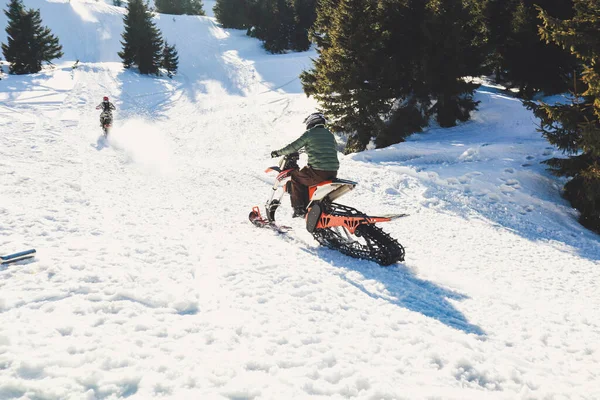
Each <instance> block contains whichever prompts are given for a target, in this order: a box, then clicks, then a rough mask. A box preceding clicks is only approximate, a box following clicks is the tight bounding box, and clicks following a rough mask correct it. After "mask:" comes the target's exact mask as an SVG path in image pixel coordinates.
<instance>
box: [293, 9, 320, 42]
mask: <svg viewBox="0 0 600 400" xmlns="http://www.w3.org/2000/svg"><path fill="white" fill-rule="evenodd" d="M293 4H294V10H293V11H294V22H293V30H292V33H291V37H290V47H291V48H292V50H296V51H305V50H308V48H309V47H310V39H309V36H308V35H309V30H310V28H311V27H312V25H313V24H314V22H315V19H316V17H317V0H294V3H293Z"/></svg>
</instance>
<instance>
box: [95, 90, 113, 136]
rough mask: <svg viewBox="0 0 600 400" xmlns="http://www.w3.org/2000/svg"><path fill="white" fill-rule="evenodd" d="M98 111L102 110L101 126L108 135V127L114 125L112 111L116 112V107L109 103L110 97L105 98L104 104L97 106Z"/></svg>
mask: <svg viewBox="0 0 600 400" xmlns="http://www.w3.org/2000/svg"><path fill="white" fill-rule="evenodd" d="M96 110H102V112H101V113H100V126H101V127H102V129H104V132H105V133H107V130H108V127H109V126H110V125H112V120H113V116H112V111H113V110H116V108H115V105H114V104H113V103H111V102H110V101H108V96H104V98H103V99H102V103H100V104H98V105H97V106H96Z"/></svg>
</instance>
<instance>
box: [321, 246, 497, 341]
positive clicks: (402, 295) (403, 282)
mask: <svg viewBox="0 0 600 400" xmlns="http://www.w3.org/2000/svg"><path fill="white" fill-rule="evenodd" d="M317 254H318V256H319V257H320V258H321V259H323V260H324V261H327V262H328V263H329V264H330V265H332V266H333V267H334V268H336V269H337V274H338V275H339V277H340V278H341V279H342V280H344V281H346V282H347V283H349V284H351V285H352V286H354V287H356V288H357V289H359V290H360V291H362V292H363V293H364V294H366V295H367V296H369V297H371V298H373V299H377V300H384V301H387V302H388V303H391V304H395V305H397V306H398V307H402V308H405V309H408V310H411V311H414V312H418V313H420V314H423V315H425V316H426V317H429V318H433V319H436V320H438V321H440V322H441V323H443V324H444V325H446V326H448V327H450V328H453V329H457V330H460V331H463V332H465V333H472V334H475V335H485V332H484V331H483V329H481V328H480V327H479V326H477V325H473V324H471V323H470V322H469V321H468V320H467V318H466V317H465V315H464V314H463V313H462V312H460V311H459V310H457V309H456V307H455V306H454V305H453V304H452V302H451V300H452V301H461V300H465V299H468V298H469V297H468V296H466V295H464V294H461V293H458V292H455V291H453V290H450V289H447V288H444V287H441V286H438V285H436V284H435V283H433V282H430V281H426V280H423V279H420V278H418V277H417V276H415V274H414V272H412V271H411V270H410V269H409V268H407V267H406V266H405V265H403V264H394V265H391V266H389V267H382V266H380V265H377V264H376V263H374V262H370V261H365V260H356V259H352V258H349V257H347V256H343V255H342V256H338V255H337V252H335V251H334V250H330V249H326V248H319V249H318V250H317ZM351 271H354V272H357V273H359V274H360V275H362V276H360V277H356V276H352V275H354V274H352V273H351ZM369 281H377V282H379V283H381V284H383V285H384V287H385V289H384V290H380V289H377V290H375V287H374V285H371V284H370V283H371V282H369ZM371 287H373V288H371Z"/></svg>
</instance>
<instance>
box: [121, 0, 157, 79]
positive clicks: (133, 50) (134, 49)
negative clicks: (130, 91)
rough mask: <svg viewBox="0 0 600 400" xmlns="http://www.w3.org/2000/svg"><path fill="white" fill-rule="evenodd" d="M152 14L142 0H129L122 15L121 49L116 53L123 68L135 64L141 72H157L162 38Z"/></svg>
mask: <svg viewBox="0 0 600 400" xmlns="http://www.w3.org/2000/svg"><path fill="white" fill-rule="evenodd" d="M152 16H153V14H152V12H151V11H150V10H149V9H148V7H147V5H146V4H144V3H143V2H142V0H131V1H130V2H129V3H128V5H127V14H125V17H123V21H124V24H125V31H124V32H123V34H122V35H121V36H122V37H123V41H121V44H122V45H123V50H122V51H120V52H119V53H118V54H119V57H121V59H122V60H123V65H124V66H125V68H131V67H132V66H134V65H135V66H137V67H138V69H139V71H140V73H142V74H158V69H159V67H160V65H161V59H162V51H163V40H162V37H161V33H160V31H159V30H158V28H157V27H156V25H155V24H154V22H153V21H152Z"/></svg>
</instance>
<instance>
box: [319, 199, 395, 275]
mask: <svg viewBox="0 0 600 400" xmlns="http://www.w3.org/2000/svg"><path fill="white" fill-rule="evenodd" d="M325 207H326V210H327V214H326V215H330V216H340V217H347V216H353V217H357V216H363V217H364V218H365V223H362V224H360V225H358V226H357V227H356V228H355V230H354V236H356V237H359V238H362V239H363V240H364V242H365V244H363V243H360V242H358V241H356V240H353V239H352V238H351V236H350V235H349V234H348V230H347V229H346V228H345V227H335V228H317V229H314V230H313V231H312V235H313V237H314V238H315V239H316V240H317V241H318V242H319V243H320V244H321V245H323V246H326V247H329V248H331V249H334V250H338V251H339V252H340V253H343V254H346V255H348V256H350V257H354V258H360V259H364V260H370V261H375V262H376V263H378V264H380V265H383V266H387V265H391V264H394V263H396V262H398V261H404V254H405V251H404V247H402V245H401V244H400V243H398V241H397V240H396V239H394V238H392V237H391V236H390V235H388V234H387V233H386V232H384V231H383V229H381V228H379V227H378V226H375V225H374V224H372V223H368V222H366V221H368V220H369V218H371V217H368V216H367V215H366V214H363V213H361V212H360V211H358V210H356V209H355V208H352V207H348V206H344V205H341V204H336V203H329V204H327V205H326V206H325ZM309 230H310V229H309ZM340 230H343V231H344V234H342V233H341V232H340ZM344 236H346V237H344Z"/></svg>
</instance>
